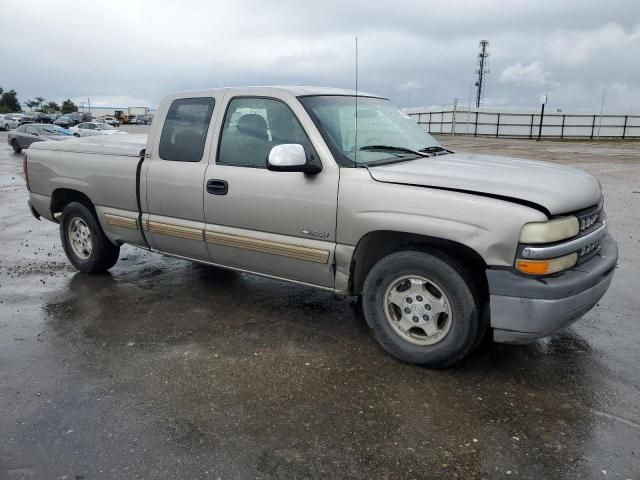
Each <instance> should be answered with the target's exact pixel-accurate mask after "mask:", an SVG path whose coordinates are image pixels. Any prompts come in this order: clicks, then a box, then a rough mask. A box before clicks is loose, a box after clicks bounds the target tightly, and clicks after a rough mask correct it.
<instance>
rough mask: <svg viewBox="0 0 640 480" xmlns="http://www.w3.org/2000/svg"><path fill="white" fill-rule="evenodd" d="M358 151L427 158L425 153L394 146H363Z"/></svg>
mask: <svg viewBox="0 0 640 480" xmlns="http://www.w3.org/2000/svg"><path fill="white" fill-rule="evenodd" d="M360 150H363V151H365V152H402V153H411V154H413V155H418V156H419V157H428V156H429V155H428V154H427V152H423V151H418V150H413V149H411V148H407V147H396V146H394V145H365V146H364V147H360Z"/></svg>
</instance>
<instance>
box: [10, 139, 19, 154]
mask: <svg viewBox="0 0 640 480" xmlns="http://www.w3.org/2000/svg"><path fill="white" fill-rule="evenodd" d="M11 148H13V151H14V152H15V153H20V152H21V151H22V147H21V146H20V144H19V143H18V141H17V140H16V139H15V138H14V139H13V140H11Z"/></svg>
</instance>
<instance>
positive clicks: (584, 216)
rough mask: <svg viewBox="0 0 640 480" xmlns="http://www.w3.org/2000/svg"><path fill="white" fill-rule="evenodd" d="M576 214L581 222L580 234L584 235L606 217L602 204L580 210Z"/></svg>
mask: <svg viewBox="0 0 640 480" xmlns="http://www.w3.org/2000/svg"><path fill="white" fill-rule="evenodd" d="M576 216H577V217H578V222H580V235H583V234H584V233H586V232H587V231H589V230H591V229H592V228H593V227H595V226H599V225H600V223H601V220H603V219H604V214H603V212H602V205H598V206H597V207H593V208H590V209H589V210H587V211H583V212H580V213H578V214H576Z"/></svg>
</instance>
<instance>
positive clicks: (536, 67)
mask: <svg viewBox="0 0 640 480" xmlns="http://www.w3.org/2000/svg"><path fill="white" fill-rule="evenodd" d="M549 77H551V72H547V71H545V70H544V65H543V64H542V62H540V61H538V60H536V61H534V62H531V63H530V64H529V65H522V64H521V63H520V62H518V63H515V64H513V65H509V66H508V67H506V68H505V69H504V70H503V71H502V73H501V74H500V81H501V82H503V83H514V84H516V85H526V86H532V87H542V86H544V85H549V84H551V83H552V82H551V81H550V80H549Z"/></svg>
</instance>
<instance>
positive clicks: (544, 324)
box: [487, 235, 618, 343]
mask: <svg viewBox="0 0 640 480" xmlns="http://www.w3.org/2000/svg"><path fill="white" fill-rule="evenodd" d="M600 244H601V249H600V251H599V252H598V253H597V254H596V255H595V256H594V257H593V258H591V259H590V260H588V261H586V262H584V263H582V264H580V265H577V266H576V267H574V268H571V269H569V270H565V271H563V272H560V273H557V274H555V275H551V276H548V277H541V278H534V277H528V276H524V275H521V274H519V273H517V272H515V271H512V270H487V279H488V282H489V293H490V309H491V327H492V328H493V329H494V331H493V339H494V340H495V341H496V342H501V343H529V342H532V341H534V340H536V339H538V338H542V337H546V336H549V335H551V334H553V333H555V332H556V331H558V330H561V329H562V328H564V327H566V326H568V325H570V324H571V323H573V322H575V321H576V320H578V319H579V318H580V317H582V316H583V315H584V314H585V313H587V312H588V311H589V310H591V308H593V306H594V305H595V304H596V303H597V302H598V300H600V298H602V296H603V295H604V294H605V292H606V291H607V289H608V288H609V285H610V284H611V280H612V279H613V271H614V269H615V266H616V262H617V261H618V247H617V245H616V242H615V241H614V240H613V238H611V236H609V235H606V236H605V237H602V239H601V242H600Z"/></svg>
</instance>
